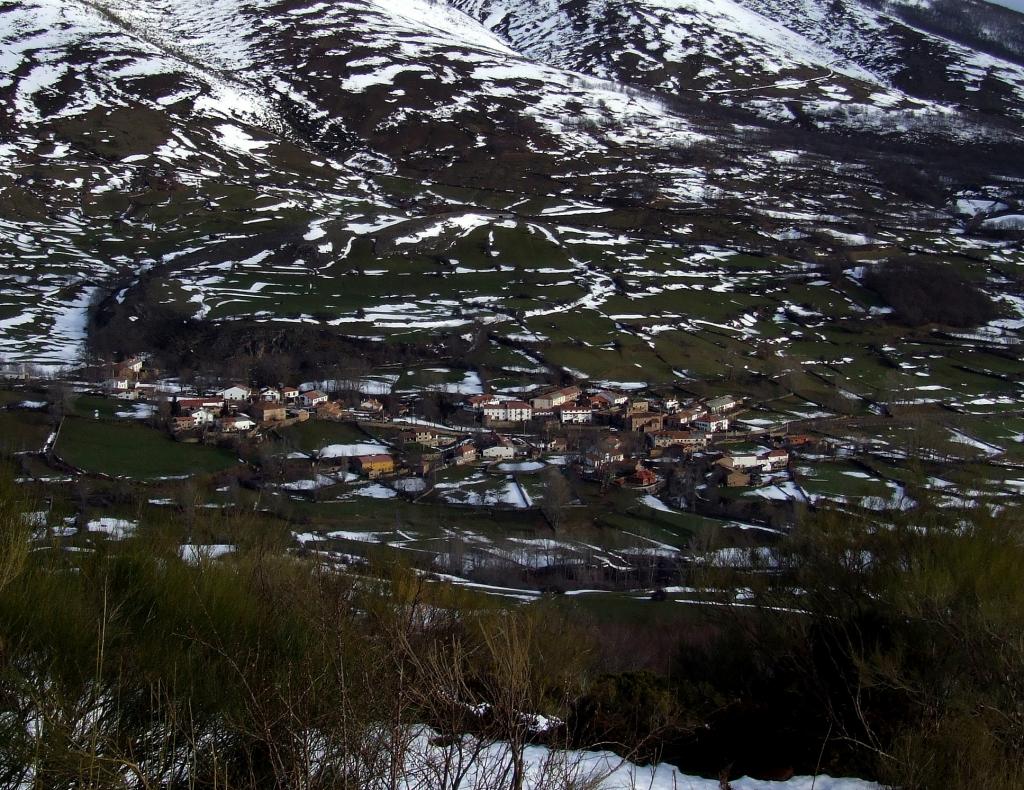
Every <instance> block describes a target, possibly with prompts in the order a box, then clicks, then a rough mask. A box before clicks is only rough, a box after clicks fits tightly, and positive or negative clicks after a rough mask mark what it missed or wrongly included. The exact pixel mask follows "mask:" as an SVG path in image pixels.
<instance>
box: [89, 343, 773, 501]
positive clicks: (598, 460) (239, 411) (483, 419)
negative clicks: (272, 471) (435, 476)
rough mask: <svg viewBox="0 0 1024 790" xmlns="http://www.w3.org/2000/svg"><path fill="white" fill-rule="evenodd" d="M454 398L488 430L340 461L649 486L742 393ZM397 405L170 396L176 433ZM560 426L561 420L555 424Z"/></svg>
mask: <svg viewBox="0 0 1024 790" xmlns="http://www.w3.org/2000/svg"><path fill="white" fill-rule="evenodd" d="M143 366H144V360H143V359H142V358H132V359H128V360H125V361H124V362H122V363H118V365H117V366H116V369H115V370H114V371H113V374H114V375H113V377H112V378H111V379H110V380H109V381H108V382H107V389H108V391H110V392H111V393H112V394H114V395H115V396H117V397H137V395H138V393H139V391H140V389H141V388H142V387H144V386H145V385H143V384H142V383H141V378H142V373H141V372H142V370H143ZM462 405H463V408H464V409H465V410H466V412H468V413H469V414H467V415H466V417H465V419H464V420H463V421H464V422H470V423H472V422H477V423H482V425H483V426H484V427H485V428H487V429H489V430H484V431H480V430H479V429H477V430H476V431H473V432H470V433H467V432H465V431H461V432H460V431H458V430H453V429H445V428H443V426H429V425H420V424H415V425H407V426H406V427H405V428H404V429H402V430H401V431H400V432H399V433H398V434H397V436H396V438H395V440H394V441H393V442H392V444H393V447H392V448H390V449H391V452H388V453H378V454H370V455H362V456H356V457H354V458H351V459H347V461H346V463H349V464H350V465H351V468H352V471H356V472H358V473H359V474H361V475H363V476H365V477H368V478H379V477H385V476H390V475H393V474H395V473H397V472H398V471H399V470H400V469H401V470H404V471H406V472H407V473H408V472H411V473H413V474H418V475H423V476H425V475H428V474H430V473H432V472H436V471H438V470H440V469H443V468H446V467H449V466H459V465H465V464H470V463H476V462H481V461H482V462H500V461H510V460H513V459H515V458H517V457H519V456H523V455H526V456H531V457H532V456H538V455H542V454H569V455H570V458H571V462H572V463H575V464H577V467H578V468H579V470H580V472H581V473H582V474H583V475H584V476H589V477H591V478H593V479H602V480H609V479H610V480H615V481H617V482H620V483H621V484H623V485H630V486H634V487H638V488H646V487H653V486H655V485H656V484H658V481H659V478H658V475H657V474H656V473H655V472H654V471H652V469H651V468H650V466H651V465H653V464H654V463H655V462H657V461H659V460H661V459H664V458H673V457H676V458H684V459H685V458H691V457H693V456H694V455H695V454H700V453H704V452H705V451H707V450H708V449H709V446H710V445H712V444H713V443H716V442H717V441H718V440H721V439H724V438H731V437H732V435H730V434H728V432H729V428H730V424H731V420H732V418H733V417H734V413H735V412H736V411H737V410H738V409H739V408H740V407H741V406H742V401H741V400H740V399H738V398H735V397H732V396H730V395H721V396H717V397H711V398H706V399H699V400H693V401H690V402H686V403H682V402H680V401H679V399H677V398H674V397H660V398H650V397H637V396H635V395H632V394H624V393H621V392H615V391H613V390H610V389H592V390H588V391H584V390H583V389H582V388H581V387H579V386H577V385H569V386H564V387H557V388H554V389H550V390H546V391H542V392H539V393H536V394H534V395H532V396H531V397H529V399H525V398H516V397H508V396H502V395H495V394H479V395H471V396H468V397H467V398H465V399H464V401H463V404H462ZM392 407H393V408H394V407H395V405H394V404H392ZM398 408H399V409H400V411H399V412H398V413H396V414H391V413H389V412H388V410H387V409H385V406H384V404H383V403H382V402H381V401H380V400H378V399H376V398H373V397H366V398H362V399H361V400H358V403H356V402H355V401H353V402H352V403H350V404H349V405H348V406H343V405H342V404H341V403H340V402H339V401H336V400H332V399H331V398H330V397H329V396H328V395H327V394H326V393H325V392H323V391H321V390H319V389H308V390H302V389H300V388H299V387H295V386H288V385H280V386H277V387H263V388H262V389H252V388H250V387H247V386H244V385H240V384H236V385H232V386H228V387H225V388H224V389H221V390H220V391H218V392H216V393H214V394H212V395H209V396H198V397H174V398H173V399H172V400H171V416H170V418H169V427H170V429H171V430H172V432H174V433H175V434H176V435H178V436H179V437H181V438H188V437H189V436H190V435H192V436H194V435H197V434H214V435H224V434H228V435H242V436H247V435H248V436H251V435H255V434H257V432H258V431H260V429H265V428H268V427H271V428H272V427H285V426H287V425H291V424H293V423H296V422H301V421H304V420H308V419H310V418H319V419H334V420H352V421H358V422H365V421H384V420H387V419H388V418H391V417H399V416H403V415H404V414H405V413H407V412H408V410H409V407H408V404H401V405H400V406H399V407H398ZM470 414H471V415H472V416H470ZM563 427H564V428H565V429H566V430H560V429H561V428H563ZM571 429H576V430H575V431H574V430H571ZM511 433H515V434H517V436H516V438H515V439H513V438H511V436H510V435H508V434H511ZM723 434H724V435H723ZM570 436H571V437H572V442H573V447H572V450H573V452H572V453H571V454H570V453H569V449H570V448H569V437H570ZM541 437H546V438H543V439H542V438H541ZM788 464H789V453H788V451H787V450H785V449H783V448H781V447H775V448H773V449H768V448H763V447H762V448H757V449H753V450H749V449H748V450H743V451H740V450H733V451H731V452H729V451H724V452H723V454H722V455H721V457H719V458H718V460H717V461H715V466H716V468H717V469H720V470H723V471H722V472H720V474H722V475H724V479H725V482H726V484H727V485H729V486H741V485H750V484H751V481H752V480H753V479H756V476H757V475H758V474H761V473H770V472H775V471H780V470H782V469H785V468H786V467H787V465H788Z"/></svg>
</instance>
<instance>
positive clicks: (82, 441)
mask: <svg viewBox="0 0 1024 790" xmlns="http://www.w3.org/2000/svg"><path fill="white" fill-rule="evenodd" d="M55 451H56V453H57V455H59V456H60V457H61V458H63V459H64V460H65V461H67V462H68V463H69V464H72V465H73V466H76V467H78V468H80V469H84V470H86V471H88V472H99V473H102V474H108V475H114V476H123V477H131V478H136V479H146V478H156V477H172V476H178V475H193V474H207V473H210V472H219V471H221V470H224V469H228V468H230V467H232V466H234V465H236V464H237V463H238V460H237V458H236V457H235V456H234V454H233V453H230V452H228V451H226V450H222V449H218V448H213V447H207V446H203V445H195V444H181V443H179V442H176V441H174V440H173V439H171V438H169V437H167V436H165V435H164V434H163V433H161V432H160V431H157V430H155V429H153V428H148V427H146V426H143V425H137V424H132V423H126V422H105V421H102V420H90V419H85V418H81V417H69V418H68V419H66V420H65V421H64V426H63V428H61V432H60V436H59V437H58V439H57V445H56V448H55Z"/></svg>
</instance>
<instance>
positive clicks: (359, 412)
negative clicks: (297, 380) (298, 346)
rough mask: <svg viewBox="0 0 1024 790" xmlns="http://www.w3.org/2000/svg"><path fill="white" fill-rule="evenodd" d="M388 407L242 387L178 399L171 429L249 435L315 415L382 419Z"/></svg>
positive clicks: (372, 400) (311, 393)
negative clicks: (351, 404)
mask: <svg viewBox="0 0 1024 790" xmlns="http://www.w3.org/2000/svg"><path fill="white" fill-rule="evenodd" d="M383 414H384V405H383V404H382V403H381V402H380V401H379V400H377V399H376V398H367V399H365V400H363V401H362V402H360V403H359V405H358V408H357V409H354V410H353V409H343V408H342V407H341V406H340V405H339V404H338V403H337V402H334V401H331V399H330V398H329V397H328V396H327V394H326V393H324V392H321V391H320V390H317V389H313V390H307V391H300V390H299V388H298V387H292V386H281V387H263V388H262V389H260V390H253V389H250V388H249V387H245V386H242V385H239V384H236V385H233V386H230V387H227V388H225V389H222V390H220V391H219V392H216V393H214V394H213V395H210V396H206V397H195V398H185V397H181V398H177V397H176V398H174V399H173V400H172V401H171V415H172V416H171V420H170V428H171V431H172V432H174V433H175V434H182V433H187V432H191V431H205V430H213V431H217V432H220V433H236V434H237V433H242V434H245V433H249V432H251V431H254V430H256V429H257V428H261V427H268V426H275V425H277V426H285V425H289V424H292V423H295V422H302V421H304V420H308V419H309V418H310V417H311V416H316V417H320V418H334V419H343V418H349V419H381V418H382V417H383Z"/></svg>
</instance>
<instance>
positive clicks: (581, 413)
mask: <svg viewBox="0 0 1024 790" xmlns="http://www.w3.org/2000/svg"><path fill="white" fill-rule="evenodd" d="M465 405H466V408H468V409H470V410H473V411H476V412H478V413H479V414H480V415H481V417H482V420H483V423H484V424H485V425H489V426H511V425H515V424H517V423H519V424H522V423H527V422H530V421H532V420H545V421H547V420H557V421H558V422H559V423H561V424H563V425H604V426H612V427H616V428H619V429H621V430H625V431H634V432H640V433H645V434H651V435H657V434H662V437H661V441H662V442H668V443H672V442H674V441H676V440H678V441H679V442H680V443H684V444H685V443H687V442H689V441H692V440H693V439H692V437H691V436H690V434H693V433H695V432H699V433H701V434H715V433H722V432H725V431H728V430H729V416H728V415H729V412H731V411H733V410H735V409H736V408H738V407H739V406H740V405H741V402H740V401H739V400H738V399H736V398H734V397H732V396H730V395H723V396H720V397H716V398H710V399H708V400H705V401H702V402H693V403H690V404H686V405H681V404H680V402H679V400H678V399H676V398H661V399H649V398H631V397H630V396H628V395H624V394H622V393H618V392H612V391H610V390H597V391H596V392H592V393H590V394H585V393H584V392H583V390H581V389H580V388H579V387H577V386H575V385H573V386H568V387H561V388H559V389H556V390H552V391H550V392H545V393H542V394H540V395H537V396H535V397H533V398H531V399H530V400H529V401H525V400H516V399H512V398H502V397H500V396H497V395H472V396H470V397H468V398H467V399H466V402H465ZM661 446H664V445H661Z"/></svg>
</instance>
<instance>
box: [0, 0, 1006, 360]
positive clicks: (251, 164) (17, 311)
mask: <svg viewBox="0 0 1024 790" xmlns="http://www.w3.org/2000/svg"><path fill="white" fill-rule="evenodd" d="M783 1H784V0H779V2H780V3H781V2H783ZM844 1H845V2H850V1H851V0H844ZM745 2H748V3H753V2H755V0H745ZM457 6H458V7H457ZM794 13H796V12H795V11H794ZM866 13H867V12H866V11H865V12H864V14H866ZM865 18H866V17H865ZM865 24H866V23H865ZM797 27H798V26H796V25H795V24H793V25H783V24H780V23H779V22H773V21H770V20H769V19H768V12H767V10H764V9H762V11H761V12H760V13H759V12H758V11H757V10H755V9H754V8H752V7H751V6H750V5H740V4H738V3H737V2H733V1H732V0H724V1H723V2H721V3H711V2H707V3H704V2H703V0H686V2H685V3H684V1H683V0H644V2H642V3H641V2H633V3H625V4H623V3H615V4H612V3H605V2H601V0H590V2H587V3H583V2H574V3H566V4H564V5H563V4H558V3H556V2H546V3H541V4H526V3H521V4H516V3H513V2H506V3H504V4H503V5H502V6H500V7H499V6H498V5H496V4H489V3H487V2H485V0H474V1H473V2H469V1H468V0H466V2H461V3H458V2H456V0H452V2H451V4H446V3H443V2H440V0H331V1H330V2H318V1H317V0H179V1H178V2H174V1H173V0H132V1H130V0H16V1H11V0H8V2H5V3H2V4H0V65H2V66H3V68H2V69H0V355H6V356H9V357H13V358H15V359H25V360H33V361H39V362H45V363H49V364H59V363H61V362H66V361H69V360H70V359H72V358H74V357H75V356H76V355H77V354H78V353H79V352H80V350H81V340H82V338H83V336H84V332H85V329H86V326H87V319H88V317H89V315H90V311H91V312H92V313H93V314H95V313H96V309H95V308H96V307H97V305H98V304H99V303H100V302H103V305H102V310H101V311H100V313H101V314H102V315H103V316H104V320H105V321H108V322H113V323H110V326H114V327H117V328H118V331H119V332H120V335H119V336H120V337H123V338H130V337H131V336H132V335H133V334H139V335H140V336H142V335H144V334H145V332H144V331H143V329H144V328H145V327H148V326H150V325H151V324H152V323H153V322H154V321H157V320H164V319H165V318H167V316H177V317H178V318H181V317H182V316H184V317H187V318H189V319H195V320H201V319H206V320H208V321H209V320H222V319H228V318H237V317H246V318H255V319H256V320H261V321H282V322H290V321H302V322H306V323H319V324H322V325H333V326H340V327H346V328H351V329H352V331H353V332H356V333H362V334H364V335H372V334H380V333H381V332H382V331H385V330H387V331H390V330H414V331H422V332H425V333H426V332H430V331H434V330H436V329H437V328H438V327H442V326H445V327H454V326H460V325H462V324H464V323H467V322H470V321H479V322H483V323H490V324H494V325H500V324H508V325H509V330H510V331H511V332H512V333H515V332H517V331H521V330H522V327H521V326H519V325H518V324H519V323H521V322H522V321H523V319H524V316H525V317H526V318H527V319H528V318H530V317H531V316H532V317H536V316H540V315H546V314H554V313H557V312H559V311H564V310H565V309H566V308H567V306H572V307H582V308H585V309H588V310H597V311H600V310H601V309H602V305H603V304H605V302H606V301H608V299H609V298H610V297H611V296H612V295H613V294H614V293H615V291H616V289H617V288H618V289H619V290H621V285H620V286H613V284H612V283H613V277H615V276H618V275H622V273H623V272H624V271H626V270H629V269H630V268H636V267H641V268H642V267H643V266H646V263H645V262H646V261H648V260H649V259H653V260H657V261H660V262H664V261H665V258H666V256H669V258H671V260H672V261H674V262H677V263H680V265H683V264H685V267H689V266H691V265H705V264H706V262H707V261H709V260H711V259H712V258H709V257H708V253H707V251H706V250H704V249H703V247H702V245H707V244H716V245H727V246H730V247H734V248H741V249H747V250H756V251H757V252H758V253H759V254H764V253H784V254H786V255H788V256H791V257H794V258H797V259H799V258H804V259H806V258H810V257H814V256H815V255H817V254H818V253H819V250H818V249H817V246H816V245H818V246H820V245H819V241H820V237H818V236H815V234H817V233H819V232H820V231H822V229H823V228H824V229H827V230H829V231H830V232H831V233H832V234H833V235H831V236H828V238H829V239H830V240H831V241H829V242H828V243H827V244H825V245H824V249H825V250H826V251H828V250H831V249H832V246H834V245H835V244H837V243H838V241H837V240H839V241H841V240H842V239H844V238H846V239H860V238H862V237H863V236H864V234H863V233H861V231H860V230H859V229H863V228H865V227H868V226H876V225H878V226H881V225H884V226H886V227H888V228H890V230H892V229H896V231H898V233H899V234H902V233H903V232H905V231H906V230H907V229H914V230H915V232H920V233H930V232H933V231H940V230H944V229H946V228H948V227H949V226H950V223H951V222H954V224H955V223H956V222H959V220H954V219H953V218H951V216H950V214H949V212H948V211H947V210H946V209H945V208H944V207H943V201H944V199H945V198H944V196H943V195H942V194H937V193H936V189H937V187H935V185H934V184H933V182H932V181H930V180H929V178H928V177H926V176H920V175H911V176H908V177H902V176H901V177H898V178H894V174H898V173H899V172H900V171H899V169H898V168H895V167H892V166H891V165H892V163H893V161H894V157H895V158H896V159H898V160H899V161H900V162H903V163H904V165H903V166H904V167H910V168H911V170H912V172H917V173H920V172H921V170H922V167H921V166H920V165H914V164H911V165H906V164H905V163H906V162H908V161H909V162H911V163H913V162H915V161H917V162H919V161H920V159H919V158H920V157H923V156H925V155H927V156H929V157H932V156H935V155H936V153H937V152H938V153H939V154H941V155H942V156H943V157H945V159H944V161H945V162H946V164H944V165H943V167H946V168H947V170H946V171H944V172H943V177H944V178H945V179H946V181H945V182H944V186H943V187H942V189H943V190H946V191H949V192H952V191H953V190H955V189H957V188H963V187H966V186H969V185H971V184H976V185H985V186H991V189H990V190H989V191H987V192H986V193H985V194H986V195H989V194H992V195H995V196H996V197H998V198H999V200H1000V201H1001V202H1000V203H999V205H1005V206H1006V207H1007V209H1006V210H1007V211H1009V210H1011V209H1010V207H1011V206H1015V205H1016V202H1015V190H1016V189H1017V185H1018V183H1019V182H1017V181H1014V180H1011V179H1009V178H1008V176H1009V175H1012V174H1011V173H1008V172H1006V171H1005V168H1003V166H1002V162H1003V161H1004V160H1005V161H1008V162H1012V161H1016V160H1014V159H1013V158H1012V157H1009V158H1007V157H1003V155H1002V154H1001V153H1000V152H1002V151H1014V150H1018V149H1017V148H1015V146H1017V145H1018V144H1019V138H1020V130H1019V128H1017V125H1013V124H1007V123H1005V122H1004V118H1003V115H1000V114H999V113H997V114H996V115H995V116H994V119H990V118H988V117H985V116H981V115H979V114H976V113H974V112H973V111H971V112H961V111H960V110H959V109H958V108H957V107H956V106H954V104H952V103H948V102H947V103H943V102H938V101H935V100H932V99H919V98H915V97H913V96H911V95H910V94H909V93H908V92H907V91H906V90H903V89H901V88H897V87H894V85H893V84H892V83H893V79H894V78H893V74H892V73H890V72H886V71H885V69H884V68H882V67H881V66H880V65H879V63H876V62H875V61H873V60H871V59H869V58H866V57H865V58H858V57H854V55H855V54H856V53H854V52H853V51H852V50H850V51H849V52H845V54H844V53H839V55H837V52H838V45H835V44H834V42H833V43H829V42H822V41H818V40H816V38H815V36H816V34H815V32H814V29H811V28H807V29H797ZM851 35H852V34H851ZM858 35H859V34H858ZM879 35H880V36H881V35H882V34H881V33H879ZM851 46H852V45H851ZM840 55H841V56H840ZM977 57H981V56H980V55H978V56H977ZM986 57H990V56H986ZM1002 62H1003V61H1000V63H1002ZM727 64H730V68H731V69H732V71H731V72H727V71H726V65H727ZM648 66H649V68H648ZM1000 68H1002V67H1000ZM801 97H804V98H801ZM845 97H851V98H850V99H849V101H847V99H846V98H845ZM727 103H728V104H731V105H733V106H732V108H731V109H725V110H723V108H722V106H721V105H722V104H727ZM854 108H860V109H859V110H857V109H854ZM749 109H752V110H755V111H756V112H755V113H750V112H747V110H749ZM1004 110H1005V113H1012V112H1013V107H1012V102H1011V103H1008V104H1007V105H1006V107H1005V108H1004V107H1003V106H1002V105H1000V112H1003V111H1004ZM1005 113H1004V114H1005ZM772 118H778V119H779V120H778V121H777V122H776V121H772V120H771V119H772ZM794 118H797V119H798V120H799V123H793V119H794ZM766 119H767V120H766ZM829 128H835V129H836V130H838V131H840V132H844V131H845V130H849V129H850V128H858V129H861V130H867V131H868V132H869V133H868V134H865V135H861V137H858V138H846V137H836V136H833V135H832V134H828V133H822V130H823V129H825V130H827V129H829ZM875 132H877V136H876V135H875ZM896 135H898V136H899V137H900V140H901V142H900V145H904V144H910V145H911V146H912V147H913V146H914V145H918V144H920V143H924V144H927V147H921V146H920V145H918V147H917V148H914V149H913V150H910V151H909V152H908V151H907V150H903V149H901V150H900V151H899V153H898V156H897V154H896V153H894V152H893V151H890V150H889V149H888V148H886V146H887V145H889V143H886V142H885V141H886V140H887V139H891V138H892V137H894V136H896ZM979 140H980V141H985V143H986V145H987V146H989V148H988V149H986V150H985V151H982V152H979V153H977V154H976V153H974V149H973V148H971V149H969V148H965V147H964V146H963V141H971V142H972V143H973V142H977V141H979ZM993 152H995V154H993ZM915 157H916V158H917V159H915ZM915 167H917V170H916V171H914V168H915ZM1011 170H1012V168H1011ZM922 178H923V179H924V180H923V182H922V181H921V179H922ZM979 222H980V221H979ZM837 234H838V235H837ZM956 243H958V242H956ZM712 257H713V256H712ZM659 265H660V264H659ZM665 265H669V264H668V263H666V264H665ZM645 271H646V270H645ZM617 273H618V274H617ZM622 276H624V275H622ZM660 312H662V313H664V314H665V315H668V316H676V318H673V319H671V320H679V319H678V315H679V314H678V311H673V310H671V309H668V308H665V309H664V310H662V311H660ZM453 313H458V316H456V317H453ZM517 322H518V323H517ZM641 334H643V333H641ZM644 342H647V341H644Z"/></svg>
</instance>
